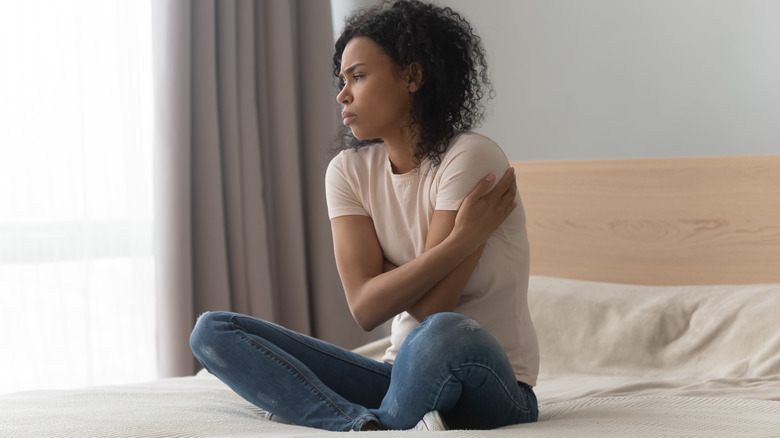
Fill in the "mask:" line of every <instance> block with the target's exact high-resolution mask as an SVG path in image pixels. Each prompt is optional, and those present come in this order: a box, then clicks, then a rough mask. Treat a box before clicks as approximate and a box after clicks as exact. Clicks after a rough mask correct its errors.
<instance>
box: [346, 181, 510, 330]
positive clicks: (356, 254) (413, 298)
mask: <svg viewBox="0 0 780 438" xmlns="http://www.w3.org/2000/svg"><path fill="white" fill-rule="evenodd" d="M494 181H495V177H493V176H492V175H489V176H488V177H486V178H484V179H483V180H481V181H480V182H479V183H478V184H477V186H476V187H475V188H474V190H473V191H472V192H471V193H470V194H469V195H468V196H467V197H466V199H465V200H464V201H463V205H462V206H461V209H460V210H459V211H458V212H457V213H456V214H455V217H454V220H453V221H452V232H450V233H449V234H446V233H441V234H442V235H444V234H446V237H444V238H443V239H442V240H441V242H440V243H438V245H435V246H433V247H431V248H430V249H428V250H426V251H425V252H424V253H423V254H421V255H420V256H418V257H416V258H415V259H414V260H412V261H410V262H408V263H405V264H404V265H403V266H400V267H398V268H396V269H392V270H390V271H388V272H383V271H384V256H383V254H382V248H381V247H380V245H379V240H378V238H377V236H376V232H375V231H374V225H373V221H372V220H371V219H370V218H368V217H366V216H342V217H337V218H334V219H333V220H331V226H332V229H333V242H334V248H335V254H336V266H337V267H338V270H339V275H340V276H341V281H342V283H343V285H344V292H345V294H346V298H347V303H348V304H349V307H350V310H351V311H352V315H353V316H354V318H355V320H356V321H357V322H358V324H359V325H360V327H362V328H363V329H364V330H372V329H374V328H375V327H377V326H378V325H379V324H382V323H383V322H385V321H387V320H388V319H390V318H391V317H393V316H394V315H396V314H398V313H400V312H402V311H405V310H409V309H411V308H412V307H413V306H414V305H415V304H417V303H418V302H419V301H420V300H421V299H422V298H423V297H424V296H425V295H426V294H427V293H428V292H429V291H430V290H431V289H433V288H434V286H436V285H437V284H438V283H439V282H441V281H442V280H443V279H444V278H445V277H447V275H448V274H450V273H451V272H453V271H455V270H456V268H460V267H463V268H468V265H467V264H464V262H466V260H467V259H469V258H470V257H475V259H476V260H478V255H475V253H476V252H477V251H478V249H480V247H481V246H482V245H483V244H484V243H485V241H486V240H487V239H488V237H490V235H491V234H492V233H493V231H495V229H496V228H498V226H499V225H500V224H501V222H503V221H504V219H506V217H507V216H509V214H510V213H511V212H512V210H514V208H515V206H516V204H515V202H514V198H515V192H516V188H515V182H514V181H515V178H514V172H513V171H512V169H511V168H510V169H509V170H508V171H507V173H506V174H505V175H504V176H503V177H502V178H501V180H500V181H499V182H498V183H497V184H496V187H495V188H494V189H493V190H490V188H491V186H493V183H494ZM426 244H427V243H426ZM473 263H474V266H475V264H476V261H473ZM474 266H471V267H470V269H464V271H465V270H468V275H465V274H464V275H465V279H466V280H465V281H467V280H468V277H469V276H470V275H471V271H473V269H474ZM458 271H460V269H458ZM463 284H464V285H465V283H463ZM461 291H462V286H461V288H460V291H458V294H457V295H458V297H459V296H460V292H461ZM456 304H457V303H456Z"/></svg>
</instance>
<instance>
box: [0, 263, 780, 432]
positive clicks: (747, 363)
mask: <svg viewBox="0 0 780 438" xmlns="http://www.w3.org/2000/svg"><path fill="white" fill-rule="evenodd" d="M529 299H530V302H531V310H532V316H533V318H534V321H535V324H536V328H537V332H538V335H539V340H540V345H541V355H542V372H541V374H540V378H539V386H537V387H536V388H535V390H536V392H537V395H538V397H539V401H540V421H539V422H538V423H535V424H527V425H518V426H511V427H506V428H501V429H497V430H492V431H448V432H445V433H443V435H446V436H452V437H510V436H511V437H526V436H527V437H599V438H601V437H625V436H632V437H635V436H636V437H642V436H702V437H705V436H706V437H719V436H722V437H733V436H742V437H751V436H752V437H758V436H765V437H769V436H780V376H779V375H780V331H779V330H778V328H777V326H778V324H777V322H776V320H777V315H779V314H780V285H752V286H718V287H646V286H645V287H642V286H625V285H613V284H603V283H591V282H580V281H571V280H561V279H553V278H543V277H533V278H532V280H531V287H530V289H529ZM384 345H386V341H382V342H378V343H376V344H374V345H370V346H367V347H366V348H364V349H362V350H361V352H362V353H364V354H366V355H369V356H371V355H374V356H375V355H376V354H378V353H379V352H380V351H381V350H382V349H383V347H384ZM367 434H368V435H367V436H373V435H377V436H382V437H391V436H396V435H399V436H400V435H403V436H416V435H419V434H421V433H419V432H367ZM323 435H333V436H337V435H338V433H336V432H324V431H320V430H316V429H310V428H303V427H297V426H289V425H281V424H278V423H272V422H269V421H266V420H265V419H264V418H263V415H262V411H261V410H260V409H258V408H256V407H254V406H252V405H251V404H249V403H247V402H245V401H244V400H242V399H241V398H240V397H238V396H237V395H235V394H234V393H233V392H232V391H231V390H230V389H228V388H227V387H226V386H224V385H223V384H222V383H221V382H219V381H218V380H217V379H215V378H214V377H213V376H210V375H208V374H206V373H203V372H201V373H200V374H199V375H197V376H194V377H185V378H178V379H163V380H158V381H155V382H149V383H146V384H138V385H125V386H115V387H101V388H85V389H81V390H71V391H40V392H27V393H18V394H12V395H6V396H0V437H14V438H17V437H18V438H23V437H35V438H38V437H44V436H58V437H79V438H89V437H200V436H202V437H244V436H247V437H248V436H274V437H312V436H323Z"/></svg>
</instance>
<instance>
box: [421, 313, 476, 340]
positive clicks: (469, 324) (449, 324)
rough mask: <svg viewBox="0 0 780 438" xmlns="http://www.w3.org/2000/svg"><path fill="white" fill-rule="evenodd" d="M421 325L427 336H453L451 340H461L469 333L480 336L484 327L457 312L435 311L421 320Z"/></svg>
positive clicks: (445, 338) (445, 337)
mask: <svg viewBox="0 0 780 438" xmlns="http://www.w3.org/2000/svg"><path fill="white" fill-rule="evenodd" d="M422 327H424V330H425V332H427V335H429V336H435V337H440V338H444V339H443V340H444V341H446V340H447V338H453V340H458V341H463V340H464V337H466V338H468V337H472V336H470V335H477V336H482V335H483V334H484V333H483V332H484V329H483V328H482V326H480V325H479V323H478V322H476V321H474V320H473V319H471V318H469V317H468V316H465V315H461V314H459V313H451V312H442V313H436V314H433V315H431V316H429V317H428V318H426V319H425V320H424V321H423V324H422Z"/></svg>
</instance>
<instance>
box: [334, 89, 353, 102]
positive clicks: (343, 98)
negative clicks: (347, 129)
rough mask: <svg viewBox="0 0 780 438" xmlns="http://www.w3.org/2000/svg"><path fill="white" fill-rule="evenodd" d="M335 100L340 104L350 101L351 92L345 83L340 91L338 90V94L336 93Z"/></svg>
mask: <svg viewBox="0 0 780 438" xmlns="http://www.w3.org/2000/svg"><path fill="white" fill-rule="evenodd" d="M336 102H338V103H340V104H342V105H346V104H348V103H350V102H352V94H351V93H350V92H349V90H348V86H347V85H345V86H344V87H343V88H342V89H341V91H339V94H337V95H336Z"/></svg>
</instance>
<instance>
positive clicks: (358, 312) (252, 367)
mask: <svg viewBox="0 0 780 438" xmlns="http://www.w3.org/2000/svg"><path fill="white" fill-rule="evenodd" d="M333 59H334V66H335V70H334V71H335V74H336V76H337V77H339V78H340V80H341V83H342V88H341V91H340V92H339V93H338V96H337V100H338V102H339V104H341V105H342V107H343V112H342V115H343V119H344V125H345V126H346V127H348V128H349V129H350V130H351V133H352V134H353V136H354V138H350V139H351V140H352V141H351V146H352V147H350V148H345V149H344V150H343V151H342V152H341V153H340V154H339V155H337V156H336V157H335V158H334V159H333V160H332V162H331V163H330V165H329V167H328V171H327V175H326V188H327V190H326V192H327V199H328V209H329V214H330V217H331V226H332V231H333V242H334V249H335V256H336V265H337V267H338V271H339V275H340V277H341V280H342V283H343V286H344V291H345V294H346V298H347V302H348V304H349V307H350V310H351V311H352V314H353V316H354V318H355V320H356V321H357V323H358V324H359V325H360V326H361V327H362V328H363V329H364V330H372V329H374V328H375V327H377V326H378V325H380V324H382V323H384V322H385V321H387V320H389V319H391V318H392V319H393V323H392V334H391V343H392V345H391V347H390V348H389V349H388V350H387V352H386V354H385V356H384V358H383V360H382V361H381V362H377V361H374V360H370V359H366V358H364V357H361V356H359V355H357V354H354V353H352V352H350V351H347V350H344V349H341V348H339V347H336V346H333V345H330V344H327V343H325V342H323V341H319V340H316V339H313V338H310V337H307V336H304V335H301V334H298V333H295V332H292V331H290V330H288V329H285V328H283V327H280V326H278V325H274V324H271V323H268V322H265V321H261V320H258V319H255V318H251V317H248V316H244V315H238V314H233V313H227V312H211V313H207V314H205V315H204V316H202V317H201V318H200V319H199V321H198V323H197V325H196V327H195V330H194V331H193V334H192V337H191V346H192V349H193V352H194V353H195V356H196V357H197V358H198V360H200V361H201V363H203V365H204V366H205V367H206V368H207V369H208V370H209V371H210V372H211V373H213V374H215V375H216V376H218V377H219V378H220V379H221V380H222V381H224V382H225V383H226V384H227V385H228V386H230V387H231V388H233V390H235V391H236V392H237V393H238V394H240V395H241V396H243V397H244V398H246V399H247V400H249V401H250V402H252V403H254V404H255V405H257V406H259V407H261V408H263V409H265V410H267V411H268V412H272V413H273V414H274V415H276V416H277V417H276V418H285V419H287V420H290V421H291V422H293V423H295V424H299V425H305V426H311V427H319V428H323V429H328V430H375V429H408V428H412V427H414V428H415V429H423V430H425V429H430V430H437V429H445V428H447V427H450V428H468V429H490V428H495V427H500V426H505V425H509V424H518V423H523V422H531V421H536V419H537V416H538V410H537V402H536V397H535V395H534V393H533V390H532V386H533V385H535V383H536V376H537V372H538V360H539V356H538V346H537V343H536V334H535V332H534V329H533V325H532V323H531V320H530V315H529V312H528V305H527V301H526V291H527V285H528V265H529V260H528V257H529V251H528V241H527V237H526V234H525V217H524V213H523V210H522V207H521V208H516V207H517V206H518V204H519V201H520V199H519V197H518V196H517V194H516V188H515V183H514V174H513V172H512V170H511V168H509V164H508V161H507V159H506V157H505V156H504V154H503V152H502V151H501V149H500V148H499V147H498V146H497V145H496V144H495V143H493V142H492V141H490V140H489V139H488V138H486V137H484V136H481V135H478V134H475V133H471V132H468V130H469V129H470V128H471V127H472V126H473V125H474V124H475V123H477V122H479V120H480V118H481V116H482V113H481V106H480V100H481V98H482V97H483V95H484V92H483V89H484V88H488V89H489V87H490V84H489V81H488V79H487V74H486V71H485V68H486V67H485V58H484V54H483V49H482V47H481V45H480V42H479V38H478V37H477V36H476V35H474V33H473V31H472V29H471V27H470V25H469V24H468V23H467V22H466V21H465V20H464V19H463V18H461V17H460V16H459V15H458V14H457V13H455V12H453V11H451V10H449V9H441V8H438V7H434V6H432V5H429V4H423V3H420V2H417V1H399V2H396V3H393V4H385V5H382V6H379V7H377V8H374V9H371V10H367V11H361V12H359V13H357V14H356V15H355V16H354V17H352V18H351V19H349V20H348V22H347V25H346V27H345V29H344V31H343V33H342V35H341V37H340V38H339V40H338V41H337V42H336V53H335V55H334V58H333ZM495 175H502V176H501V178H500V179H499V178H497V177H496V176H495ZM497 180H498V181H497Z"/></svg>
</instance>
